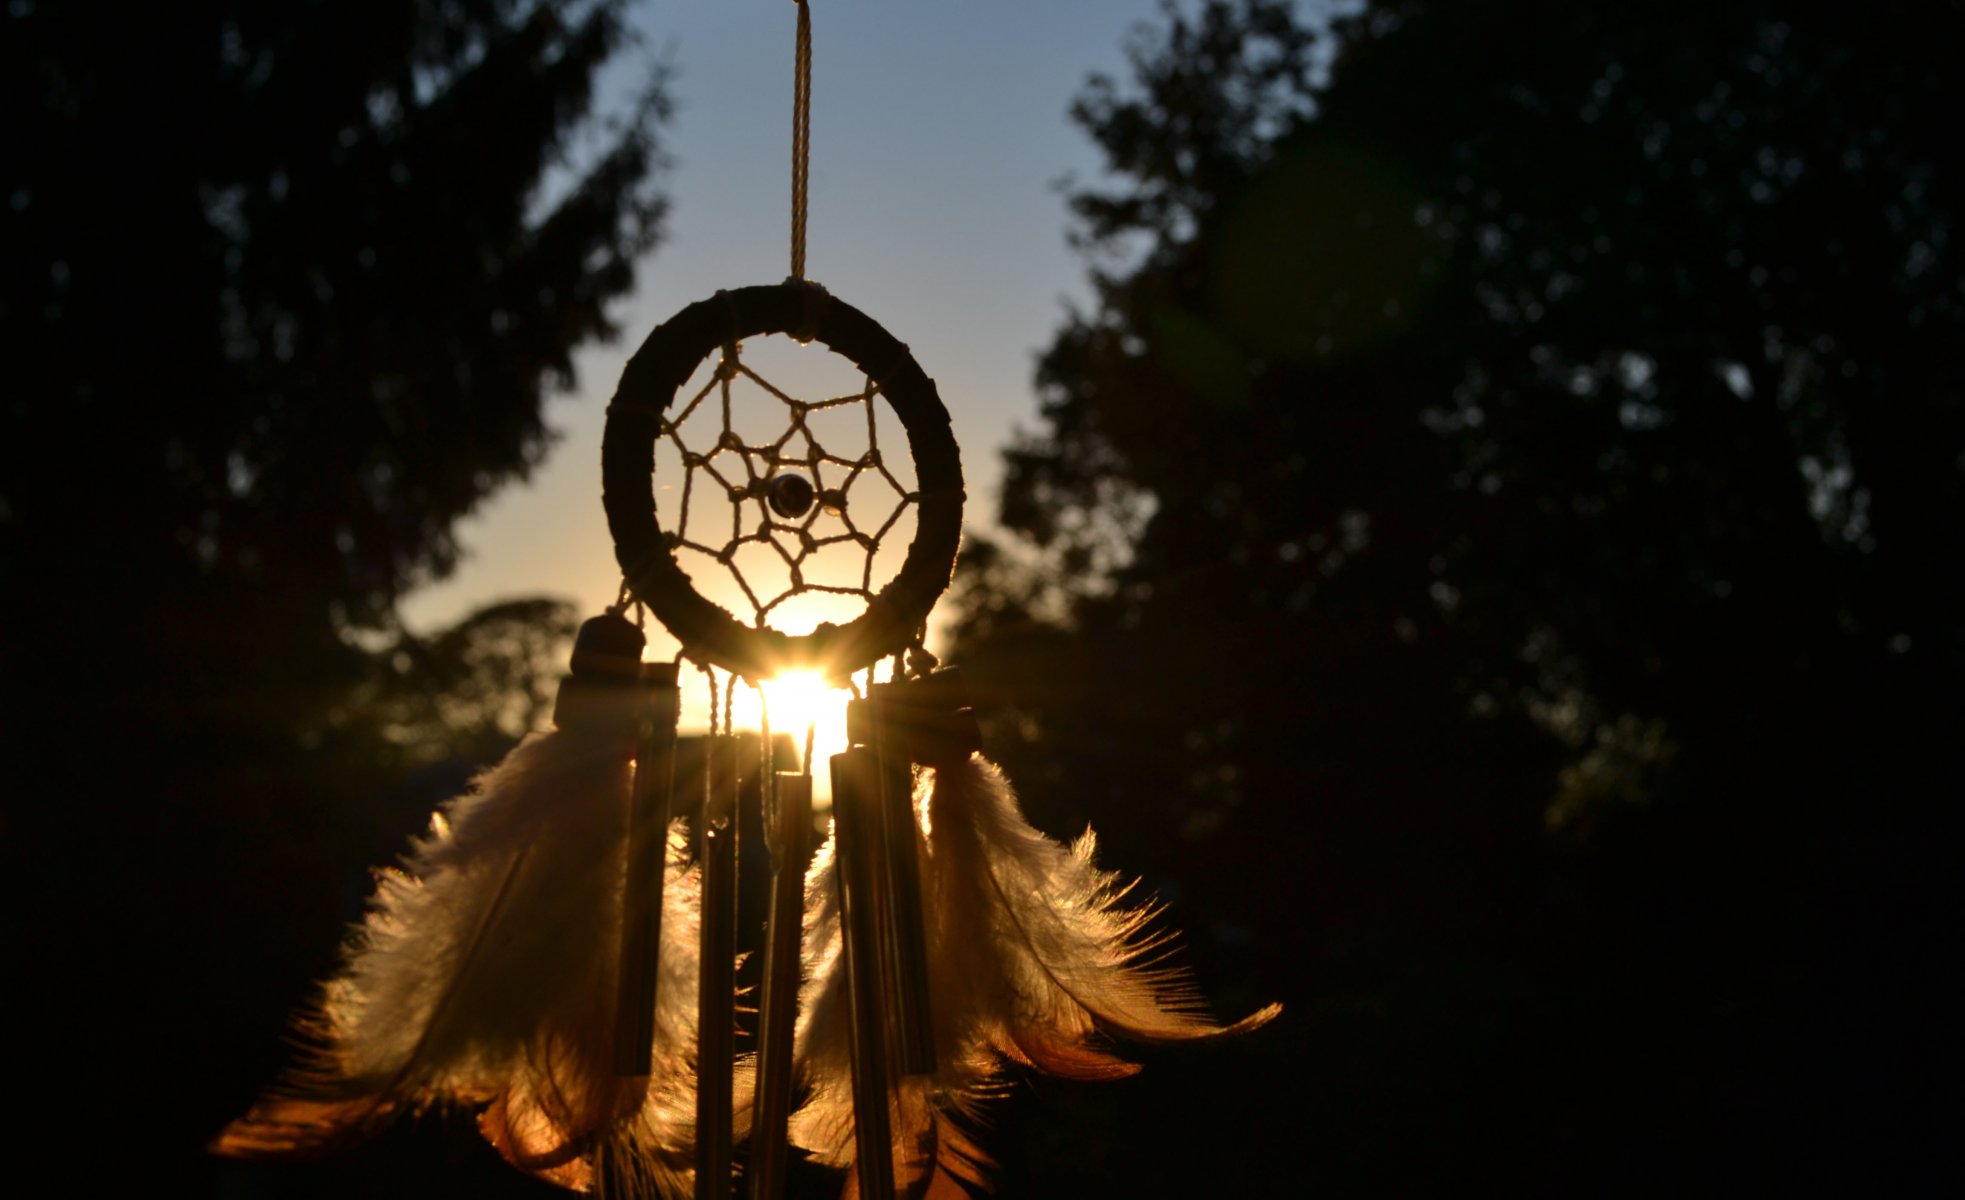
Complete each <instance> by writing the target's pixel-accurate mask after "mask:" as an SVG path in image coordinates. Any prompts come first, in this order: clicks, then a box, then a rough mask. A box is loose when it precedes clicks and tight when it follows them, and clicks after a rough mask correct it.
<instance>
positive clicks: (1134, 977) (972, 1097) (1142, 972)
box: [792, 756, 1281, 1195]
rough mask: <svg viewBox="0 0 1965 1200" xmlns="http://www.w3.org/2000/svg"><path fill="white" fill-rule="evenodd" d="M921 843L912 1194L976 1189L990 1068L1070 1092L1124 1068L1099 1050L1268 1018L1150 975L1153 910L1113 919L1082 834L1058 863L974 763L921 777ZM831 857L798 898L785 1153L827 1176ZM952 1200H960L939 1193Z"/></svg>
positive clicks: (1158, 970) (842, 1004) (833, 1088)
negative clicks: (979, 1124) (800, 947)
mask: <svg viewBox="0 0 1965 1200" xmlns="http://www.w3.org/2000/svg"><path fill="white" fill-rule="evenodd" d="M931 780H932V782H931V785H930V787H929V789H928V792H927V795H926V803H925V806H922V807H923V808H924V809H925V811H923V812H922V813H921V814H920V815H922V816H925V818H926V824H927V826H928V832H929V835H930V836H929V837H928V838H927V839H926V840H925V841H924V842H923V843H922V848H923V851H924V858H923V862H922V883H923V903H924V904H925V905H927V906H928V908H929V910H930V911H929V913H928V922H927V924H928V931H929V934H928V967H929V980H930V991H931V995H932V1006H933V1019H934V1029H935V1051H936V1058H937V1063H938V1066H937V1069H936V1071H935V1074H934V1075H933V1076H932V1077H930V1078H928V1079H926V1080H913V1079H910V1080H906V1081H904V1082H903V1085H902V1087H901V1088H900V1089H899V1094H898V1095H897V1097H896V1103H895V1112H894V1115H895V1121H894V1136H895V1141H896V1144H897V1147H910V1146H913V1147H920V1146H927V1147H930V1149H928V1150H927V1151H926V1155H927V1161H928V1162H930V1163H932V1170H926V1171H924V1169H923V1152H922V1151H921V1150H918V1149H899V1150H897V1154H898V1156H899V1160H900V1161H898V1162H897V1168H898V1167H899V1166H901V1165H903V1164H908V1165H911V1167H912V1168H913V1169H912V1170H911V1171H901V1172H898V1173H897V1177H902V1178H906V1177H910V1176H911V1177H912V1178H913V1179H914V1180H915V1184H916V1187H915V1188H914V1189H910V1194H915V1195H919V1194H921V1192H920V1190H919V1189H921V1188H923V1187H925V1188H926V1189H927V1194H929V1195H935V1194H938V1191H939V1190H941V1189H945V1188H950V1187H955V1186H956V1185H957V1183H958V1182H960V1183H966V1184H971V1185H980V1184H982V1182H983V1179H984V1172H985V1170H986V1169H987V1167H988V1165H989V1164H988V1161H987V1159H986V1158H985V1157H984V1156H983V1155H982V1153H981V1151H980V1150H978V1149H977V1148H976V1147H975V1145H974V1143H973V1142H971V1141H969V1140H968V1138H967V1137H966V1136H965V1135H963V1134H962V1132H961V1129H960V1126H961V1125H964V1124H968V1125H971V1126H973V1124H974V1123H975V1118H976V1116H977V1113H978V1112H979V1110H980V1108H981V1105H982V1103H983V1102H984V1101H985V1100H987V1099H988V1098H989V1097H990V1096H992V1095H993V1094H994V1093H995V1092H996V1091H997V1090H999V1088H1000V1084H999V1082H998V1080H999V1074H1000V1066H1001V1063H1002V1062H1003V1061H1004V1060H1008V1061H1011V1062H1016V1063H1021V1064H1024V1065H1027V1066H1031V1067H1034V1068H1036V1069H1038V1070H1041V1071H1044V1072H1046V1073H1048V1074H1052V1075H1057V1076H1061V1077H1063V1078H1067V1079H1083V1080H1090V1079H1115V1078H1121V1077H1124V1076H1127V1075H1131V1074H1133V1073H1135V1072H1136V1071H1138V1070H1139V1068H1138V1066H1137V1065H1136V1064H1134V1063H1130V1062H1127V1061H1125V1060H1124V1059H1121V1058H1119V1057H1117V1056H1116V1055H1115V1054H1113V1053H1111V1052H1110V1050H1108V1049H1107V1048H1106V1046H1105V1045H1104V1044H1103V1042H1102V1039H1101V1036H1100V1035H1102V1034H1103V1035H1111V1036H1113V1037H1118V1038H1123V1039H1125V1040H1128V1041H1136V1042H1145V1043H1168V1042H1187V1041H1195V1040H1199V1039H1205V1038H1215V1037H1224V1036H1230V1035H1233V1034H1239V1033H1245V1032H1247V1031H1249V1030H1252V1029H1255V1028H1258V1027H1260V1026H1261V1025H1263V1024H1266V1023H1267V1022H1268V1021H1270V1020H1271V1019H1273V1018H1274V1017H1275V1016H1276V1015H1277V1013H1278V1012H1280V1011H1281V1009H1280V1007H1279V1006H1278V1005H1274V1004H1272V1005H1269V1006H1268V1007H1266V1008H1263V1009H1261V1010H1260V1011H1258V1012H1256V1013H1253V1014H1251V1015H1250V1016H1248V1017H1245V1018H1243V1019H1242V1020H1240V1021H1237V1022H1235V1023H1234V1024H1232V1025H1227V1026H1223V1025H1219V1024H1217V1023H1216V1022H1215V1021H1213V1020H1212V1019H1211V1018H1210V1017H1209V1016H1208V1015H1207V1014H1206V1012H1205V1009H1204V1007H1203V1004H1202V1001H1201V998H1200V996H1199V995H1198V993H1196V991H1195V990H1194V987H1193V985H1192V984H1191V983H1190V982H1189V981H1188V979H1187V977H1186V976H1185V974H1184V973H1182V972H1180V971H1179V970H1177V969H1175V968H1172V967H1167V966H1164V965H1161V966H1156V965H1153V963H1152V962H1151V961H1148V960H1150V959H1153V958H1155V957H1156V956H1158V955H1159V954H1160V952H1162V951H1164V949H1165V948H1166V946H1167V944H1168V942H1169V940H1170V937H1169V936H1168V935H1164V934H1154V933H1152V932H1150V931H1149V926H1150V925H1151V924H1152V922H1153V921H1154V920H1155V919H1156V917H1157V916H1158V913H1159V910H1158V909H1156V908H1153V907H1126V906H1124V904H1123V901H1124V898H1125V895H1126V892H1127V890H1128V889H1127V888H1126V887H1124V886H1121V885H1120V884H1119V883H1118V877H1117V876H1116V875H1114V874H1112V873H1110V872H1106V871H1101V870H1099V869H1098V868H1097V867H1096V866H1095V865H1094V863H1093V852H1094V848H1095V843H1094V840H1093V838H1092V835H1091V833H1090V832H1089V831H1087V832H1086V834H1085V835H1084V836H1083V837H1081V838H1079V839H1078V841H1077V842H1076V843H1075V844H1073V845H1071V846H1064V845H1060V844H1059V843H1057V842H1054V841H1052V840H1050V839H1049V838H1047V837H1045V836H1044V835H1043V834H1042V833H1040V832H1038V831H1037V830H1035V829H1033V828H1031V826H1030V825H1029V823H1028V822H1026V821H1025V820H1024V819H1023V814H1022V813H1021V812H1020V811H1019V809H1018V807H1017V801H1016V796H1015V794H1014V793H1013V792H1012V791H1011V790H1010V786H1009V784H1008V783H1007V782H1006V781H1005V780H1004V778H1003V776H1002V773H1001V772H1000V771H998V770H997V768H996V767H995V766H994V765H992V764H990V763H989V762H987V761H986V760H984V759H982V758H981V757H979V756H972V757H970V758H968V759H966V760H964V761H961V762H957V763H953V764H949V765H945V766H942V767H940V768H937V769H935V770H934V771H933V772H932V775H931ZM834 869H835V858H834V855H833V847H832V844H831V842H830V841H828V842H827V844H826V845H825V846H824V847H822V848H821V849H820V852H819V855H818V857H817V859H816V860H815V861H814V866H813V871H812V875H811V877H810V884H809V887H808V890H807V906H806V914H807V922H806V942H805V947H806V956H807V957H806V967H807V971H806V973H807V983H806V986H805V991H804V997H803V1009H804V1012H803V1014H802V1018H801V1021H800V1025H799V1031H798V1061H799V1063H800V1066H801V1072H802V1074H803V1075H804V1076H805V1078H806V1080H807V1081H808V1083H809V1084H810V1087H811V1093H810V1096H809V1098H808V1100H807V1102H806V1104H805V1105H804V1107H803V1108H801V1109H800V1110H799V1112H798V1113H797V1114H796V1115H795V1116H794V1118H793V1122H792V1137H793V1140H794V1141H795V1142H796V1143H797V1144H798V1145H800V1146H802V1147H804V1148H805V1149H806V1150H808V1151H809V1152H811V1154H812V1155H813V1157H814V1158H815V1159H817V1160H818V1161H820V1162H822V1163H826V1164H828V1165H831V1166H841V1167H848V1166H851V1165H852V1162H853V1157H854V1145H853V1108H852V1082H851V1074H850V1068H851V1059H850V1056H849V1049H848V1037H849V1029H850V1025H851V1020H852V1015H851V1011H850V1007H849V999H848V991H847V981H846V970H845V956H844V954H843V953H842V944H841V927H840V911H839V902H838V890H837V887H836V885H835V883H834V878H833V877H834ZM946 1194H949V1195H956V1194H959V1193H958V1192H947V1193H946Z"/></svg>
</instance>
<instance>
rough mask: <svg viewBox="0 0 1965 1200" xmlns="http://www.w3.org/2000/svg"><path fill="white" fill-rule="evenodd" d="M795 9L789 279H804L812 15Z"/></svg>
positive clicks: (800, 5) (800, 7)
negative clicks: (796, 55) (796, 37)
mask: <svg viewBox="0 0 1965 1200" xmlns="http://www.w3.org/2000/svg"><path fill="white" fill-rule="evenodd" d="M793 2H794V3H796V4H797V5H798V60H797V66H796V67H795V68H794V70H793V73H792V85H791V277H792V278H793V279H803V278H805V181H806V177H807V175H808V174H809V166H808V164H809V162H810V160H811V157H812V11H811V9H809V8H807V7H806V5H805V0H793Z"/></svg>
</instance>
